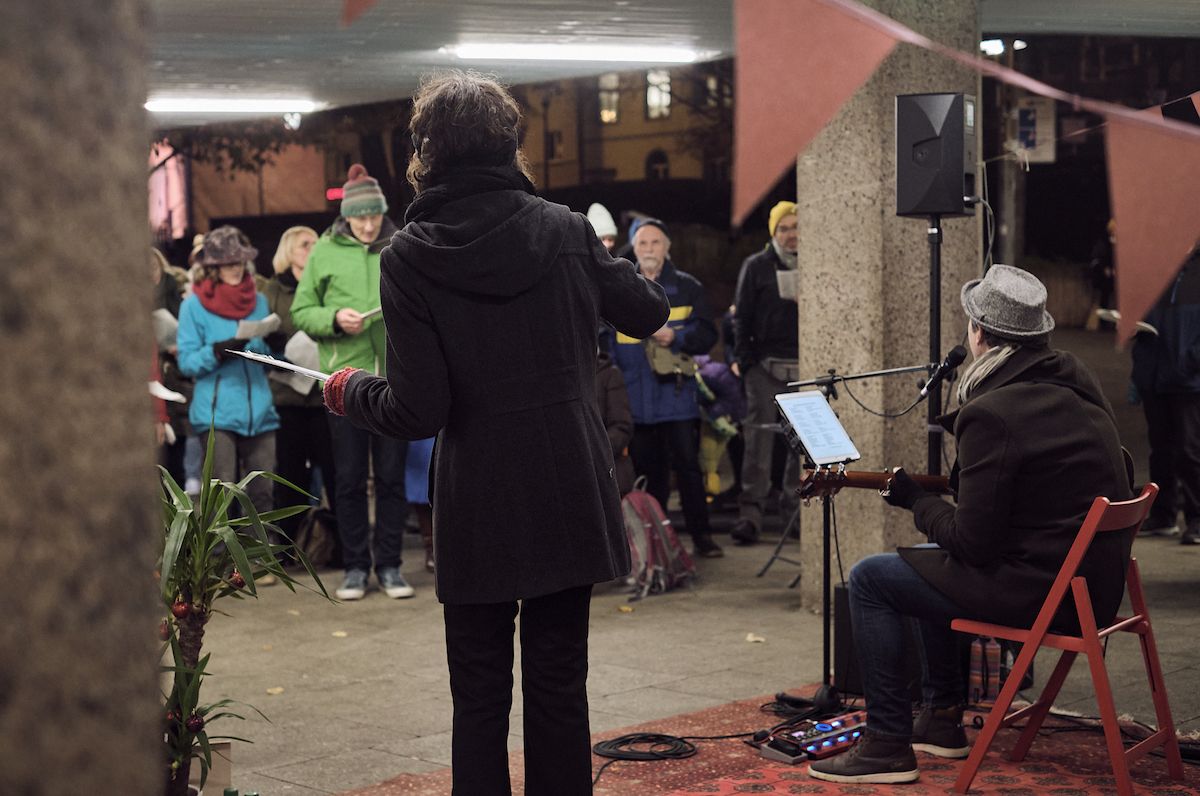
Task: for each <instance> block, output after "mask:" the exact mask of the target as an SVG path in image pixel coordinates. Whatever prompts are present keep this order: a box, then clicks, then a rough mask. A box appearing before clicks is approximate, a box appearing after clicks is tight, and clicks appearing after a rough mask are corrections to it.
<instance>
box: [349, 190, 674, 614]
mask: <svg viewBox="0 0 1200 796" xmlns="http://www.w3.org/2000/svg"><path fill="white" fill-rule="evenodd" d="M532 192H533V186H532V185H530V184H529V182H528V180H525V179H524V178H523V177H521V176H520V174H519V173H518V172H516V171H515V170H513V169H482V168H480V169H470V170H462V171H459V172H455V173H452V174H450V175H447V177H446V178H445V180H444V181H443V182H441V183H439V184H438V185H435V186H433V187H430V188H427V189H425V190H423V191H422V192H421V193H420V194H418V196H417V198H416V199H415V200H414V201H413V203H412V205H411V206H410V207H409V209H408V214H407V221H408V223H407V224H406V225H405V227H404V228H403V229H402V230H400V231H399V232H398V233H396V235H395V236H394V237H393V238H392V242H391V245H390V246H389V247H388V248H387V249H385V250H384V252H383V257H382V269H381V270H382V285H381V290H380V294H381V297H382V300H383V317H384V321H385V323H386V327H387V335H388V346H387V357H388V363H387V378H386V380H385V379H384V378H380V377H374V376H370V375H368V374H366V373H356V374H354V375H353V376H352V377H351V378H350V379H349V380H348V382H347V385H346V392H345V408H346V415H347V416H348V417H349V418H350V420H351V421H352V422H354V423H355V424H356V425H359V426H361V427H364V428H367V429H369V430H371V431H373V432H375V433H378V434H386V435H390V436H393V437H400V438H402V439H410V440H411V439H422V438H425V437H429V436H432V435H433V434H435V433H436V434H437V435H438V439H437V445H436V448H435V451H434V462H433V471H434V479H433V484H432V486H431V492H432V502H433V511H434V540H435V547H436V557H437V562H438V567H437V591H438V598H439V599H440V600H441V601H442V602H445V603H496V602H506V601H509V600H516V599H522V598H526V597H535V596H538V595H544V594H550V593H553V592H557V591H561V590H563V589H567V588H572V587H575V586H581V585H584V584H589V583H599V582H603V581H607V580H610V579H612V578H615V577H620V576H622V575H625V574H627V573H628V572H629V566H630V564H629V546H628V543H627V542H626V540H625V530H624V527H623V521H622V516H621V507H620V498H619V496H618V493H617V483H616V478H615V473H614V472H613V470H614V465H613V456H612V449H611V446H610V444H609V440H608V436H607V434H606V433H605V430H604V424H603V422H601V419H600V412H599V411H598V409H597V406H596V328H597V325H598V323H599V319H600V317H601V316H603V317H604V318H605V319H607V320H608V321H609V322H610V323H612V324H613V325H614V326H616V327H617V328H618V329H621V330H623V331H624V332H626V333H627V334H630V335H636V336H639V337H644V336H646V335H649V334H651V333H653V332H654V331H655V330H656V329H658V328H659V327H661V326H662V324H663V323H664V322H665V321H666V319H667V313H668V310H669V306H668V304H667V300H666V297H665V296H664V295H663V291H662V290H661V289H660V288H659V287H658V286H656V285H655V284H653V283H652V282H649V281H647V280H645V279H642V278H641V277H639V276H638V275H637V273H636V272H635V270H634V267H633V264H632V263H630V262H628V261H626V260H614V259H612V257H610V256H609V254H608V252H606V251H605V250H604V247H603V246H602V245H601V243H600V241H599V240H598V239H597V238H596V234H595V233H594V232H593V231H592V228H591V225H590V224H589V223H588V221H587V219H586V218H585V217H584V216H583V215H581V214H579V213H572V212H571V211H570V210H569V209H567V208H566V207H563V206H562V205H556V204H551V203H550V202H547V201H545V200H543V199H539V198H538V197H536V196H533V195H532Z"/></svg>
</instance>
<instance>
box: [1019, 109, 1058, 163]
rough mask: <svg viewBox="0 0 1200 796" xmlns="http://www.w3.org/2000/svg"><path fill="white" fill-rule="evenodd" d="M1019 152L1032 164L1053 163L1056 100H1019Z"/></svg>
mask: <svg viewBox="0 0 1200 796" xmlns="http://www.w3.org/2000/svg"><path fill="white" fill-rule="evenodd" d="M1016 113H1017V152H1018V154H1020V155H1022V156H1023V157H1025V158H1027V159H1028V161H1029V162H1030V163H1053V162H1054V154H1055V146H1054V145H1055V143H1056V139H1055V135H1054V132H1055V131H1054V128H1055V119H1056V111H1055V107H1054V100H1052V99H1050V98H1049V97H1022V98H1021V99H1019V100H1017V109H1016Z"/></svg>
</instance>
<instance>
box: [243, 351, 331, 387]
mask: <svg viewBox="0 0 1200 796" xmlns="http://www.w3.org/2000/svg"><path fill="white" fill-rule="evenodd" d="M225 353H227V354H233V355H234V356H239V357H242V358H244V359H249V360H250V361H251V362H258V363H259V364H262V365H268V366H270V367H272V368H280V369H282V370H290V371H291V372H293V373H300V374H302V375H304V376H307V377H308V378H310V379H316V380H317V381H329V374H328V373H322V372H321V371H319V370H311V369H309V368H302V367H300V366H299V365H293V364H292V363H291V362H284V361H283V360H282V359H276V358H275V357H269V356H266V355H265V354H255V353H253V352H251V351H235V350H233V349H232V348H227V349H225Z"/></svg>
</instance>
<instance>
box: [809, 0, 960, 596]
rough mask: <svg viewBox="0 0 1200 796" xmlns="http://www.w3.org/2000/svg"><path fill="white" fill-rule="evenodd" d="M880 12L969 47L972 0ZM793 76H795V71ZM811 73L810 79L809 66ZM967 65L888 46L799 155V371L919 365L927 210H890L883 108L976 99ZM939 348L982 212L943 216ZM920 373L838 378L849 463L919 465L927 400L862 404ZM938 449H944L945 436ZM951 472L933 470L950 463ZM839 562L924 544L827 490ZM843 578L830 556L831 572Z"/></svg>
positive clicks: (884, 6) (924, 351) (817, 578)
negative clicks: (935, 98) (900, 213)
mask: <svg viewBox="0 0 1200 796" xmlns="http://www.w3.org/2000/svg"><path fill="white" fill-rule="evenodd" d="M868 5H871V6H873V7H874V8H876V9H878V10H879V11H881V12H883V13H885V14H887V15H888V16H890V17H892V18H894V19H896V20H898V21H900V22H902V23H904V24H907V25H909V26H910V27H912V28H914V29H915V30H917V31H919V32H921V33H923V34H925V35H926V36H929V37H930V38H932V39H935V40H937V41H941V42H944V43H945V44H948V45H949V46H951V47H955V48H957V49H959V50H963V51H967V52H973V51H975V50H976V49H977V47H978V22H977V10H976V2H975V0H946V2H939V3H929V2H926V0H869V2H868ZM797 79H800V80H803V79H806V78H804V77H803V76H800V77H798V78H797ZM812 79H819V78H818V77H817V76H813V78H812ZM977 84H978V81H977V79H976V77H975V76H974V75H973V74H972V73H971V72H970V71H968V70H965V69H963V68H961V67H958V66H955V65H953V63H952V62H951V61H949V60H948V59H946V58H943V57H941V56H938V55H934V54H932V53H929V52H927V51H925V50H922V49H919V48H916V47H912V46H908V45H899V46H898V47H897V48H896V50H895V51H894V52H893V53H892V54H891V55H890V56H889V57H888V58H887V59H886V60H885V61H884V62H883V64H882V65H881V66H880V68H879V69H878V70H877V71H876V73H875V74H874V76H872V78H871V79H870V80H869V81H868V82H867V84H866V85H864V86H863V88H861V89H860V90H859V91H858V93H857V94H855V96H854V97H853V98H852V99H851V100H850V101H849V102H848V103H847V104H846V105H845V106H844V107H843V108H842V110H841V112H840V113H839V114H838V116H837V117H836V118H835V119H834V121H833V122H832V123H831V124H830V125H829V126H828V127H827V128H826V129H825V130H824V131H823V132H822V133H821V135H820V136H819V137H818V138H817V139H816V140H815V141H814V142H813V143H812V145H811V146H810V147H809V148H808V149H807V150H806V151H805V152H803V153H802V154H801V155H800V158H799V162H798V167H797V197H798V199H799V210H798V216H799V223H800V250H799V269H800V285H801V288H800V372H801V374H802V377H804V378H814V377H817V376H821V375H824V373H825V372H826V371H827V370H828V369H829V368H837V370H838V372H839V373H845V374H849V373H859V372H865V371H872V370H880V369H884V368H893V367H901V366H906V365H915V364H921V363H925V362H928V361H929V268H930V256H929V245H928V241H927V237H926V229H927V227H928V223H927V221H926V220H924V219H914V218H899V217H897V216H896V215H895V210H896V203H895V159H896V152H895V130H894V104H895V96H896V95H897V94H911V93H926V92H965V93H969V94H973V95H975V96H978V94H979V91H978V85H977ZM943 229H944V241H943V245H942V279H941V294H942V301H941V326H942V335H941V337H942V345H941V350H942V351H945V350H947V349H948V348H950V347H952V346H953V345H955V344H956V343H958V342H960V339H961V338H962V337H963V334H964V331H965V322H964V320H963V315H962V311H961V309H960V305H959V299H958V296H959V288H960V287H961V285H962V283H963V282H964V281H966V280H967V279H969V278H972V277H974V276H978V275H979V273H980V270H981V268H980V259H981V256H982V254H981V251H980V233H979V222H978V221H977V219H975V218H960V219H946V220H945V221H944V223H943ZM918 380H919V375H915V374H914V375H907V376H890V377H887V378H884V379H875V380H869V381H858V382H854V383H853V384H851V385H849V389H846V388H845V387H839V390H838V393H839V396H840V398H839V399H838V400H837V401H836V402H834V408H835V410H836V411H837V412H838V413H839V416H840V418H841V420H842V423H843V425H844V426H845V427H846V430H847V431H848V432H849V433H850V436H851V438H852V439H853V440H854V441H855V443H856V445H857V447H858V449H859V451H860V452H861V453H862V460H861V461H860V462H858V463H856V464H855V465H853V466H852V467H853V469H859V470H880V469H882V468H883V467H886V466H893V465H904V466H906V467H908V468H910V471H911V472H925V471H926V458H927V452H926V448H927V437H926V420H925V407H924V405H921V406H919V407H917V408H916V409H914V410H913V411H912V412H911V413H909V414H908V415H907V416H905V417H903V418H900V419H896V420H885V419H882V418H879V417H876V416H874V415H871V414H869V413H868V412H866V411H864V410H863V409H862V408H860V407H859V406H858V405H857V404H856V403H855V402H854V401H853V400H852V399H851V396H850V395H849V394H848V393H849V392H851V391H852V392H853V395H854V396H855V397H857V398H858V399H859V400H860V401H862V402H863V403H864V404H865V405H866V406H868V407H870V408H872V409H875V410H876V411H884V412H898V411H900V410H901V409H903V408H904V407H906V406H907V405H908V404H909V403H911V401H912V400H913V399H914V398H915V397H916V395H917V392H918ZM947 441H948V443H950V444H948V445H947V446H946V450H947V455H948V457H949V459H950V460H951V461H953V458H954V452H953V445H952V439H951V438H949V436H948V440H947ZM947 471H948V468H946V469H944V470H943V472H947ZM835 503H836V514H837V520H838V523H837V524H838V531H839V538H840V550H841V560H842V564H843V569H844V570H845V571H846V572H847V573H848V572H849V569H850V567H851V566H852V565H853V564H854V562H856V561H857V560H859V559H860V558H862V557H864V556H865V555H868V554H871V553H876V552H881V551H887V550H892V549H894V548H895V546H896V545H897V544H908V543H913V542H917V541H923V537H921V536H920V535H919V534H918V533H917V532H916V531H915V530H914V529H913V525H912V516H911V514H909V513H907V512H904V511H901V510H898V509H892V508H890V507H888V506H887V505H886V504H884V502H883V501H882V500H881V499H880V497H879V496H878V495H877V494H876V493H874V492H872V491H870V490H846V491H844V492H842V493H841V494H839V495H838V496H837V497H836V499H835ZM802 517H803V520H802V523H803V531H802V539H803V544H802V551H801V559H802V562H803V566H802V574H803V578H802V581H801V584H802V585H801V587H800V589H801V594H802V598H803V601H804V604H805V605H806V606H807V607H810V608H812V609H813V610H820V606H821V596H820V595H821V592H820V586H821V559H822V545H821V538H822V537H821V531H822V527H821V526H822V522H821V509H820V504H819V503H818V502H814V503H813V504H812V506H811V507H809V508H807V509H805V510H803V511H802ZM839 580H840V577H839V573H838V567H837V563H836V560H835V563H834V567H833V575H832V582H834V583H836V582H838V581H839Z"/></svg>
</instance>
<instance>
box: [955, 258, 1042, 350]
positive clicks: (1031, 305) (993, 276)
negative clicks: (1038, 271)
mask: <svg viewBox="0 0 1200 796" xmlns="http://www.w3.org/2000/svg"><path fill="white" fill-rule="evenodd" d="M962 305H963V310H964V311H965V312H966V313H967V317H968V318H970V319H971V320H973V321H974V322H975V325H976V326H978V327H980V328H981V329H983V330H984V331H988V332H991V333H992V334H994V335H996V336H997V337H1003V338H1005V339H1008V340H1032V339H1033V338H1036V337H1042V336H1044V335H1047V334H1049V333H1050V332H1051V331H1053V330H1054V318H1052V317H1050V313H1048V312H1046V286H1045V285H1043V284H1042V283H1041V281H1040V280H1039V279H1038V278H1037V277H1036V276H1034V275H1033V274H1031V273H1029V272H1028V271H1023V270H1021V269H1020V268H1014V267H1013V266H1011V265H1001V264H1000V263H996V264H995V265H993V266H992V267H991V268H989V269H988V272H987V273H986V274H984V276H983V279H972V280H971V281H970V282H967V283H966V284H965V285H963V288H962Z"/></svg>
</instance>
